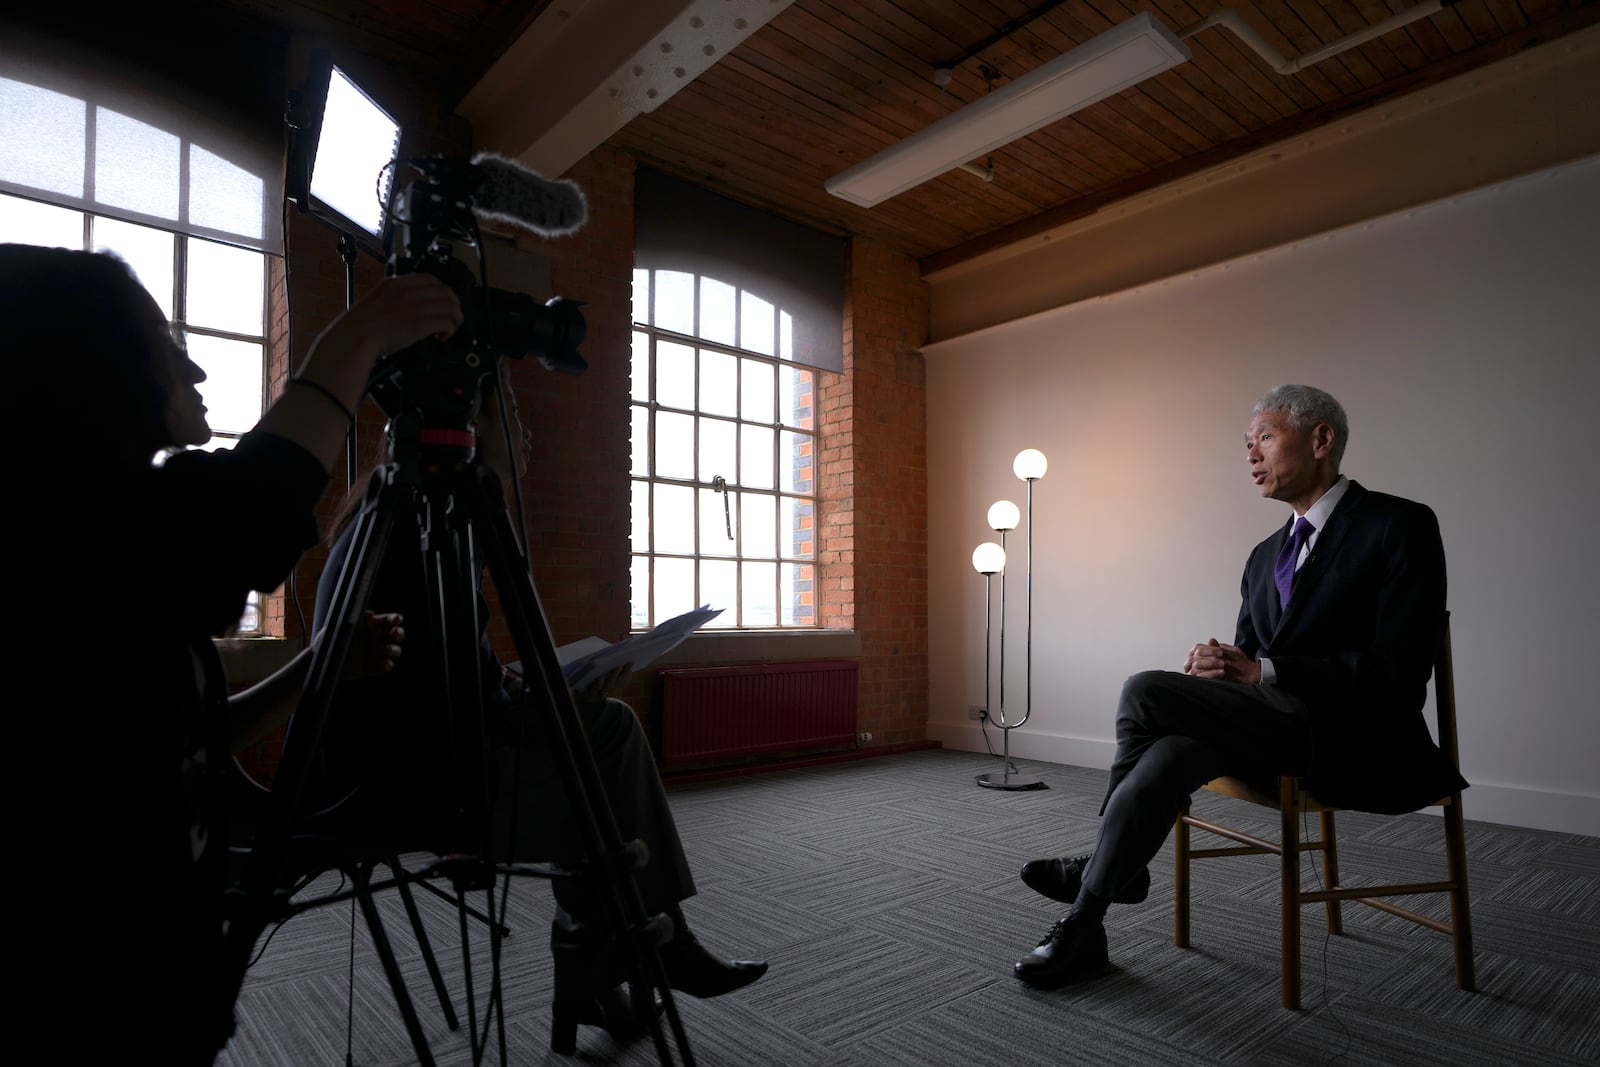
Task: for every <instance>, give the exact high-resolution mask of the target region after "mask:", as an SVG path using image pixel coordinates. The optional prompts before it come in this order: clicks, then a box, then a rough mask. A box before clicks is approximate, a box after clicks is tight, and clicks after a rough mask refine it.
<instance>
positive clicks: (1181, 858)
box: [1172, 812, 1189, 948]
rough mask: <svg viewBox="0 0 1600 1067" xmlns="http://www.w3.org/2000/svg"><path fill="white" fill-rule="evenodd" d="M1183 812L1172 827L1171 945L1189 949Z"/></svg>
mask: <svg viewBox="0 0 1600 1067" xmlns="http://www.w3.org/2000/svg"><path fill="white" fill-rule="evenodd" d="M1183 816H1184V813H1183V812H1179V813H1178V821H1177V822H1176V823H1175V824H1174V825H1173V827H1172V890H1173V894H1174V896H1173V902H1172V924H1173V929H1172V943H1173V944H1174V945H1177V946H1178V947H1179V948H1188V947H1189V824H1188V823H1186V822H1184V821H1183Z"/></svg>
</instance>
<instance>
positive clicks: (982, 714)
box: [967, 704, 989, 722]
mask: <svg viewBox="0 0 1600 1067" xmlns="http://www.w3.org/2000/svg"><path fill="white" fill-rule="evenodd" d="M988 717H989V713H988V712H987V711H984V710H983V705H982V704H968V705H967V718H969V719H976V720H977V721H978V722H982V721H983V720H985V719H987V718H988Z"/></svg>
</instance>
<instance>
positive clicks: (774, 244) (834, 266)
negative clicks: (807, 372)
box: [634, 167, 848, 372]
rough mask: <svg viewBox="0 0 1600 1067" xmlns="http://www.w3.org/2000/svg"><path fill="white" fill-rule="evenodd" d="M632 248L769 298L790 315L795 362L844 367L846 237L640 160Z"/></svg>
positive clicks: (657, 261) (662, 264)
mask: <svg viewBox="0 0 1600 1067" xmlns="http://www.w3.org/2000/svg"><path fill="white" fill-rule="evenodd" d="M634 249H635V260H634V265H635V266H637V267H641V268H649V269H653V270H675V271H684V272H686V273H690V274H699V275H703V276H705V277H708V278H715V279H717V280H718V281H721V282H726V283H728V284H730V285H736V286H738V287H739V288H741V289H744V290H746V291H748V292H751V293H753V294H755V295H757V296H759V297H761V298H762V299H763V300H766V301H769V302H770V303H772V304H773V305H775V306H776V307H777V308H778V309H779V310H781V311H783V312H787V313H788V314H789V315H790V316H791V317H792V318H793V321H794V349H793V354H792V357H791V358H792V359H793V361H794V362H796V363H804V364H805V365H807V366H810V367H815V368H817V369H818V370H825V371H834V372H841V371H843V370H844V293H845V263H846V259H847V253H848V247H847V244H846V241H845V239H844V238H842V237H832V236H829V235H828V234H824V233H819V232H818V231H816V230H812V229H809V228H808V227H805V226H801V225H799V224H798V223H794V222H790V221H789V220H787V219H781V218H778V217H777V216H775V215H769V214H767V213H765V212H762V211H757V210H756V209H755V208H752V207H749V206H747V205H744V204H741V203H738V202H737V201H734V200H730V199H728V198H727V197H723V196H718V195H717V194H716V193H712V192H709V191H707V190H705V189H702V188H700V187H699V186H696V185H692V184H690V183H688V182H685V181H681V180H679V179H677V178H673V177H671V176H669V175H666V174H663V173H661V172H660V171H657V170H653V169H650V168H648V167H640V168H639V169H638V172H637V174H636V175H635V179H634Z"/></svg>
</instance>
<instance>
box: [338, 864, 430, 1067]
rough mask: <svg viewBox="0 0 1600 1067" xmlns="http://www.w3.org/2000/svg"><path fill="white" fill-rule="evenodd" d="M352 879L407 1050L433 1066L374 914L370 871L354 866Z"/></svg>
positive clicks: (391, 950) (425, 1065) (426, 1066)
mask: <svg viewBox="0 0 1600 1067" xmlns="http://www.w3.org/2000/svg"><path fill="white" fill-rule="evenodd" d="M352 878H353V879H354V880H355V882H356V899H357V900H358V901H360V902H361V914H362V915H364V916H366V919H367V928H368V929H369V930H371V932H372V945H373V948H374V949H375V950H376V951H377V953H378V959H379V961H380V962H381V963H382V964H383V973H384V975H385V976H386V977H387V978H388V979H389V989H390V991H391V992H393V993H394V1002H395V1006H396V1007H398V1008H399V1009H400V1018H401V1019H402V1020H404V1022H405V1027H406V1033H407V1034H409V1035H410V1036H411V1047H412V1048H413V1049H415V1050H416V1053H417V1061H418V1062H419V1063H420V1064H421V1065H422V1067H434V1064H433V1052H432V1050H431V1049H429V1047H428V1038H427V1035H426V1034H424V1033H423V1032H422V1023H421V1021H420V1020H419V1019H418V1018H417V1009H416V1006H415V1005H413V1004H412V1003H411V995H410V994H409V993H407V992H406V980H405V976H404V975H402V974H401V973H400V965H399V963H397V962H396V961H395V958H394V948H393V946H391V945H390V944H389V935H388V934H387V933H385V932H384V929H383V919H382V918H381V917H380V916H379V915H378V907H377V905H376V904H375V903H374V902H373V899H372V884H371V871H370V868H369V867H368V866H367V865H366V864H358V865H357V866H356V868H355V870H354V872H353V874H352Z"/></svg>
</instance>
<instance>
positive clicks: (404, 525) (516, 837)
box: [291, 380, 767, 1048]
mask: <svg viewBox="0 0 1600 1067" xmlns="http://www.w3.org/2000/svg"><path fill="white" fill-rule="evenodd" d="M498 388H500V387H499V386H497V385H495V383H494V382H493V381H492V380H490V382H489V385H488V387H487V388H486V390H485V399H484V402H483V408H484V410H483V412H482V413H480V415H479V416H478V418H477V420H476V425H477V428H478V432H479V455H480V457H481V461H482V462H483V463H485V464H486V465H488V466H489V467H490V468H491V469H492V470H493V471H494V472H495V473H496V474H497V475H498V476H499V477H500V479H501V482H502V484H503V485H504V484H509V483H510V481H511V480H512V479H513V478H519V477H520V476H521V474H522V472H523V471H524V470H525V469H526V467H527V463H528V458H529V457H528V455H527V447H528V446H527V441H526V437H525V434H524V433H523V430H522V427H521V423H520V421H519V420H518V419H517V417H516V408H515V402H514V400H512V399H511V396H510V394H509V391H508V393H507V408H508V412H509V414H510V421H511V423H512V426H511V428H510V438H509V440H508V439H507V435H506V434H505V432H504V431H503V428H502V425H501V421H500V419H499V418H498V412H497V411H494V410H491V409H493V408H495V407H496V404H495V403H493V401H495V400H496V390H497V389H498ZM375 469H376V466H375V467H373V468H371V469H369V470H368V472H367V475H368V477H370V475H371V473H372V470H375ZM366 481H367V478H361V479H358V480H357V482H356V483H355V488H354V491H353V493H352V497H351V499H350V501H349V502H348V503H347V506H346V508H345V510H344V513H343V515H342V516H341V517H340V518H339V519H338V520H336V523H335V528H334V529H333V530H332V531H331V534H330V540H331V541H332V547H331V549H330V551H329V554H328V562H327V565H326V566H325V568H324V570H323V572H322V577H321V579H320V581H319V582H318V586H317V606H316V614H315V621H314V623H313V631H314V632H320V631H321V627H322V626H323V625H324V623H325V622H326V619H327V616H328V613H329V611H330V609H331V606H332V602H333V599H334V596H335V590H336V588H337V586H338V582H339V578H340V572H341V570H342V568H343V565H344V560H345V559H346V556H347V553H348V551H349V548H350V544H351V540H352V534H353V532H354V530H355V528H356V527H355V524H354V523H353V522H352V521H351V520H352V519H353V518H354V513H355V511H356V510H358V508H359V504H360V499H361V497H360V493H361V490H362V489H363V487H364V486H365V484H366ZM421 560H422V546H421V544H420V540H419V536H418V525H417V523H415V522H411V521H408V519H407V518H406V517H404V516H403V517H402V519H401V521H400V522H399V523H398V524H397V528H396V530H395V531H394V534H393V536H392V537H391V540H390V543H389V546H388V552H387V554H386V555H385V558H384V560H383V563H382V566H381V567H380V569H379V571H378V574H377V576H376V580H375V582H374V584H373V587H372V592H371V595H370V597H369V600H368V603H369V604H370V605H372V606H373V607H377V608H381V609H383V610H385V611H389V610H395V611H399V612H400V613H401V614H403V615H404V616H405V618H406V619H407V620H408V630H409V631H410V633H411V635H412V638H413V640H412V642H411V643H412V645H413V647H412V649H411V651H410V652H409V653H408V655H407V657H406V659H405V660H404V661H403V662H402V663H400V664H399V665H398V667H397V669H396V670H395V671H394V672H393V673H392V674H388V675H384V676H382V677H373V678H368V679H364V680H362V681H359V682H351V683H346V684H345V685H344V686H343V687H342V691H341V693H340V694H339V699H338V700H337V701H336V702H335V704H334V710H333V715H332V716H331V718H330V721H329V724H328V727H327V729H326V730H325V731H324V735H323V736H324V743H323V745H322V753H323V756H324V758H323V760H322V764H321V767H320V773H321V776H322V783H321V785H322V788H323V789H324V790H325V796H327V797H335V796H348V797H349V799H348V801H347V809H348V810H346V811H345V812H344V813H343V814H342V816H341V817H342V818H344V819H345V828H346V832H352V831H353V832H356V833H363V834H394V833H397V832H398V833H402V834H403V833H404V832H405V830H404V829H403V828H400V827H397V826H396V823H397V821H402V820H403V821H407V822H409V823H410V825H411V826H412V827H413V828H414V829H415V832H418V833H421V834H427V833H430V832H435V830H434V828H433V827H432V826H430V823H437V821H438V819H437V816H438V814H439V813H438V812H436V811H429V810H426V807H425V805H427V804H428V803H430V802H436V801H434V800H433V799H432V794H431V793H430V792H429V791H428V790H426V789H423V788H419V786H420V784H421V783H424V782H435V781H438V780H439V779H440V777H441V776H440V773H439V772H440V761H441V760H442V759H444V757H443V756H442V755H441V754H440V753H438V752H435V751H428V750H427V746H426V744H425V742H424V741H423V740H421V739H423V738H426V737H428V736H430V734H429V726H430V720H436V719H437V718H438V716H440V714H441V709H440V708H439V707H437V706H436V705H435V704H433V703H432V701H431V699H430V696H429V694H430V692H431V690H430V687H429V685H428V676H429V674H428V672H432V671H435V670H437V665H436V664H434V663H429V662H427V661H426V659H425V656H424V654H425V652H426V651H427V650H428V649H429V648H430V645H429V639H430V636H431V635H428V634H426V633H423V632H422V631H423V630H424V629H425V628H426V621H425V616H426V614H427V612H426V608H425V605H426V603H427V590H426V589H425V587H424V581H423V573H424V570H423V566H422V562H421ZM479 565H480V567H481V565H482V561H481V560H480V561H479ZM476 581H477V585H476V587H475V588H474V589H473V591H472V592H473V594H474V595H475V596H476V598H477V601H478V618H479V619H480V620H482V621H483V622H484V623H485V624H486V622H487V618H488V610H487V605H486V601H485V598H484V597H483V591H482V581H483V575H482V572H481V570H480V571H479V573H478V574H477V576H476ZM476 639H477V642H478V647H479V662H480V669H481V673H482V681H481V684H482V687H483V691H484V693H485V694H486V702H487V704H488V705H489V707H488V708H487V709H486V715H485V718H486V720H488V721H490V722H500V723H504V724H508V725H507V726H506V728H505V729H504V730H503V731H502V732H501V734H500V736H499V737H497V738H491V739H488V742H487V747H488V749H489V756H490V759H491V762H492V763H493V766H494V768H495V776H496V777H495V782H494V787H493V788H494V799H493V801H492V804H493V812H492V823H493V833H492V837H491V840H492V842H493V844H492V847H493V848H496V849H507V848H508V849H509V851H510V853H511V854H510V855H502V856H499V857H498V858H501V859H507V860H511V861H517V862H548V861H556V862H562V863H571V862H575V861H577V860H579V859H581V858H582V845H581V841H580V839H579V837H578V835H577V831H576V828H575V826H574V824H573V817H572V814H571V801H570V799H569V798H568V796H567V794H566V790H565V789H564V788H563V784H562V778H561V774H560V768H559V766H558V765H557V763H556V758H555V757H554V755H553V754H552V752H551V750H550V747H549V739H548V738H547V737H546V736H545V733H544V730H545V729H547V728H549V726H550V715H549V714H547V711H548V709H544V708H540V707H538V706H537V705H536V704H535V705H527V704H524V703H523V702H522V701H521V700H520V697H521V696H522V687H521V679H520V678H518V677H517V676H516V675H514V674H509V673H508V672H506V671H504V670H502V667H501V664H500V662H499V660H498V659H497V658H496V656H495V654H494V652H493V651H492V649H491V648H490V645H489V641H488V637H487V633H486V630H480V632H479V633H478V635H477V638H476ZM620 673H622V672H618V674H620ZM617 680H618V675H617V674H614V675H612V676H611V677H609V678H606V679H602V680H601V681H600V682H599V683H597V684H596V685H595V686H593V687H592V688H591V689H589V690H587V691H585V692H582V693H578V694H576V696H577V699H578V711H579V715H580V717H581V718H582V720H583V726H584V733H585V736H586V737H587V739H588V742H589V745H590V748H591V749H592V751H593V754H594V758H595V763H596V765H597V767H598V769H599V772H600V777H601V779H602V781H603V783H604V786H605V790H606V797H607V800H608V801H609V803H610V805H611V807H612V810H613V812H614V814H615V816H616V820H617V824H618V827H619V830H620V833H621V836H622V838H623V840H631V839H635V838H637V839H639V840H641V841H643V843H644V845H645V847H646V849H647V851H648V856H649V859H648V862H647V864H646V865H645V867H644V868H643V869H642V870H640V871H638V872H637V873H636V875H635V878H636V881H637V884H638V887H639V890H640V893H641V895H642V897H643V900H644V903H645V910H646V912H647V913H649V914H657V913H665V914H667V915H668V916H669V917H670V918H671V919H672V922H673V926H674V937H673V938H672V940H671V941H670V942H669V943H668V944H667V945H665V946H664V947H663V948H662V949H661V962H662V965H663V967H664V969H665V972H666V976H667V980H668V983H669V984H670V985H671V986H672V988H674V989H677V990H680V991H682V992H685V993H688V994H689V995H691V996H696V997H713V996H719V995H721V994H723V993H728V992H732V991H733V990H735V989H739V988H741V987H743V986H745V985H748V984H749V983H751V982H754V981H755V980H756V979H758V978H760V977H761V976H762V975H763V974H764V973H765V972H766V970H767V964H766V963H765V962H757V961H747V960H733V961H730V960H724V959H721V958H719V957H717V956H715V955H713V954H712V953H711V952H709V951H708V950H707V949H706V948H705V947H704V946H703V945H702V944H701V943H700V941H699V940H698V939H697V938H696V937H695V935H694V934H693V933H692V932H691V931H690V930H689V927H688V924H687V921H686V920H685V918H684V915H683V912H682V909H681V907H680V905H681V902H682V901H684V900H686V899H687V898H688V897H690V896H692V895H694V893H695V885H694V877H693V875H692V874H691V873H690V869H689V861H688V859H687V858H686V857H685V855H684V851H683V846H682V843H681V842H680V840H679V837H678V831H677V826H676V824H675V822H674V820H673V816H672V811H671V808H670V806H669V804H668V801H667V796H666V792H665V790H664V788H663V787H662V784H661V778H660V774H659V772H658V770H657V768H656V763H655V758H654V756H653V754H652V753H651V750H650V746H649V742H648V740H647V739H646V738H645V735H644V731H643V729H642V728H641V726H640V724H639V720H638V717H637V715H635V714H634V711H633V709H632V708H631V707H629V706H628V705H627V704H626V703H624V702H623V701H620V700H615V699H608V698H607V696H606V691H607V690H608V689H609V688H610V686H611V685H613V684H615V682H616V681H617ZM291 729H292V724H291ZM352 790H353V791H354V792H353V793H352V792H351V791H352ZM508 839H509V843H508ZM552 890H553V892H554V895H555V899H556V905H557V906H556V914H555V918H554V921H553V922H552V925H551V950H552V953H553V955H554V962H555V994H554V1000H555V1003H554V1005H553V1012H552V1014H553V1016H554V1018H555V1032H556V1041H555V1044H556V1045H557V1047H558V1048H561V1047H562V1046H566V1047H567V1048H570V1043H571V1036H572V1032H573V1028H574V1026H575V1025H576V1024H577V1023H583V1024H585V1025H590V1026H599V1027H602V1028H604V1029H606V1030H607V1031H609V1032H611V1033H612V1035H613V1036H614V1037H619V1038H627V1037H630V1036H635V1035H636V1034H637V1033H638V1030H637V1021H636V1018H635V1017H633V1016H631V1015H630V1012H629V1006H628V1004H627V1001H626V998H624V997H623V995H622V993H621V991H620V990H619V989H618V988H617V985H618V983H619V982H620V981H621V980H622V975H621V973H620V970H621V969H622V967H623V966H624V965H625V964H626V959H625V958H624V957H622V956H621V955H620V954H619V953H618V952H616V951H614V949H615V946H614V945H612V944H611V935H610V933H609V932H608V931H607V929H606V926H607V923H606V919H605V916H604V914H603V913H602V912H600V910H599V907H600V905H599V902H600V900H601V899H602V894H601V893H600V891H599V887H597V886H594V885H585V884H583V883H582V882H579V881H577V880H571V881H569V880H567V879H560V878H558V879H555V880H554V881H553V882H552ZM607 961H610V964H609V965H608V963H607ZM563 1035H565V1036H564V1037H563Z"/></svg>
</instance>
